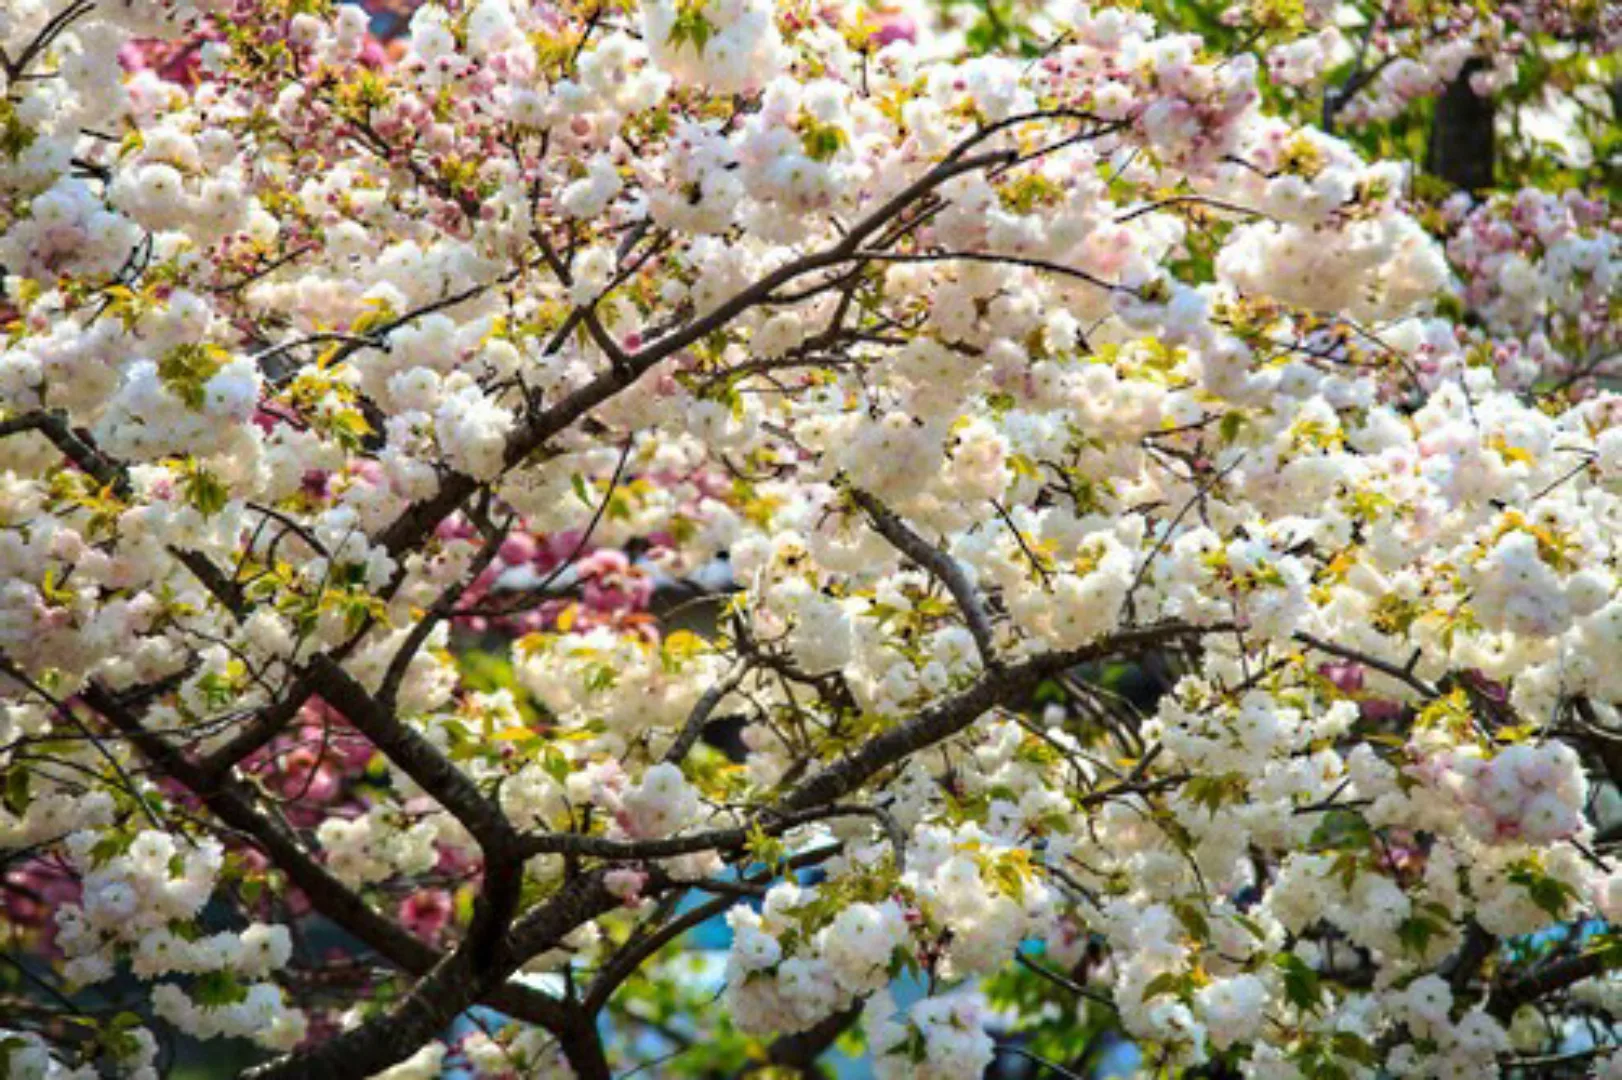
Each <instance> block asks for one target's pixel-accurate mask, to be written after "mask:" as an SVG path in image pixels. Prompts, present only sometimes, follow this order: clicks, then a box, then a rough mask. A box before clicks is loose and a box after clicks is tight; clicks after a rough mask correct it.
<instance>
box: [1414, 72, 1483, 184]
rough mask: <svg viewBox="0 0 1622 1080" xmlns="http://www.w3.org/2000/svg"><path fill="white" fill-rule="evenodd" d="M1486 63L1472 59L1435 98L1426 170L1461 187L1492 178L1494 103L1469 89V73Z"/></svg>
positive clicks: (1481, 182) (1471, 73)
mask: <svg viewBox="0 0 1622 1080" xmlns="http://www.w3.org/2000/svg"><path fill="white" fill-rule="evenodd" d="M1484 67H1486V65H1485V64H1484V63H1483V62H1482V61H1480V60H1471V61H1469V62H1467V63H1466V64H1465V65H1464V68H1463V69H1462V70H1461V71H1460V72H1459V76H1458V78H1456V79H1454V80H1453V81H1452V82H1451V83H1449V84H1448V87H1447V89H1446V90H1445V91H1443V92H1442V96H1441V97H1440V98H1438V99H1437V102H1436V118H1435V120H1434V121H1433V122H1432V124H1431V136H1430V149H1429V151H1428V152H1427V154H1426V161H1425V170H1426V171H1427V172H1429V173H1430V174H1431V175H1433V176H1438V177H1440V178H1442V179H1443V180H1446V181H1447V182H1448V183H1450V184H1452V185H1453V186H1454V187H1457V188H1460V189H1462V190H1464V191H1469V192H1479V191H1483V190H1485V189H1486V188H1490V187H1491V186H1492V182H1493V161H1494V153H1493V151H1494V132H1493V118H1494V110H1493V103H1492V101H1491V100H1490V99H1488V98H1484V97H1478V96H1477V95H1476V93H1475V91H1473V90H1471V89H1470V76H1471V75H1474V74H1475V73H1476V72H1478V71H1481V70H1482V69H1483V68H1484Z"/></svg>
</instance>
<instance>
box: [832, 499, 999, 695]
mask: <svg viewBox="0 0 1622 1080" xmlns="http://www.w3.org/2000/svg"><path fill="white" fill-rule="evenodd" d="M850 497H851V499H852V500H853V501H854V502H855V503H856V505H857V506H859V507H861V508H862V510H863V512H864V513H866V514H867V516H868V518H869V519H871V520H872V522H873V528H875V529H877V530H878V532H879V535H880V536H882V537H884V538H885V539H886V540H888V541H889V542H890V544H891V545H892V546H893V547H894V548H895V549H896V550H897V551H899V552H901V553H902V554H903V555H905V556H906V557H907V558H909V559H911V560H912V561H913V562H915V563H917V564H918V565H919V566H922V567H923V568H924V569H926V570H928V571H929V572H930V574H932V575H933V576H934V578H935V580H936V581H939V582H940V583H941V584H942V585H944V586H945V587H946V591H947V592H949V593H951V594H952V599H953V600H955V601H956V602H957V606H958V610H959V611H961V612H963V621H964V622H966V623H968V625H969V633H970V634H972V635H974V646H975V648H976V649H977V650H978V651H979V653H980V662H981V663H982V664H984V665H985V666H986V668H988V669H990V668H994V667H996V666H997V665H998V663H999V661H998V659H997V653H996V646H995V645H994V644H993V637H992V628H991V616H990V615H989V614H988V613H987V611H986V605H985V601H984V600H982V599H981V598H980V592H979V590H978V589H976V588H975V587H974V584H973V582H971V581H970V580H969V575H968V574H966V573H964V571H963V566H962V564H961V563H959V562H958V561H957V560H956V559H954V558H952V556H950V555H948V554H947V553H946V552H944V551H942V550H941V549H940V548H938V547H936V546H935V545H934V544H931V543H930V542H929V541H927V540H925V539H924V538H923V537H921V536H919V535H918V534H917V533H915V532H913V531H912V529H911V528H910V527H909V526H908V525H907V523H906V522H905V521H902V520H901V518H900V517H898V516H897V515H896V514H895V513H893V512H892V511H891V510H890V508H889V507H887V506H885V505H884V504H883V503H881V502H880V501H879V500H877V499H875V498H874V497H873V496H871V495H869V494H868V493H867V492H865V491H862V490H860V489H859V488H851V489H850Z"/></svg>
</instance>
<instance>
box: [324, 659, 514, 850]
mask: <svg viewBox="0 0 1622 1080" xmlns="http://www.w3.org/2000/svg"><path fill="white" fill-rule="evenodd" d="M310 675H311V678H312V679H313V680H314V683H315V688H316V690H317V691H318V692H319V693H320V695H321V697H322V698H323V699H325V700H326V702H327V703H328V704H330V705H331V706H333V707H334V708H336V709H337V710H338V711H339V712H341V713H343V714H344V716H345V717H347V718H348V720H349V722H350V723H351V724H354V725H355V727H356V728H357V729H359V730H360V732H361V734H363V735H365V736H366V738H367V739H368V740H370V742H371V743H372V745H373V746H375V747H377V748H378V750H380V751H382V752H383V754H384V755H385V756H386V757H387V758H388V759H389V760H390V761H391V762H393V763H394V764H395V765H397V766H399V767H400V769H401V770H402V771H404V772H405V774H406V775H407V776H409V777H411V779H412V780H413V781H415V782H416V784H417V786H418V787H420V788H422V789H423V790H424V791H425V792H427V793H428V794H429V795H431V796H432V797H433V798H434V799H435V800H436V801H437V802H438V803H439V804H440V805H441V806H443V807H444V808H445V809H446V810H448V811H450V812H451V814H452V815H453V816H454V817H455V818H456V820H457V821H460V822H461V823H462V825H463V826H464V827H465V828H466V829H467V831H468V832H470V833H472V834H473V837H474V839H476V840H477V841H478V842H479V846H480V847H481V848H482V849H483V850H484V854H485V861H486V863H487V864H489V863H491V862H493V861H497V860H499V859H500V858H502V857H504V856H505V855H507V854H509V853H511V852H512V850H513V848H514V844H515V841H516V840H517V833H516V832H515V830H514V829H513V827H512V823H511V822H509V821H508V820H507V818H506V815H504V814H503V813H502V812H501V810H500V808H499V807H497V806H496V805H495V803H493V802H491V801H490V800H489V799H487V798H486V797H485V796H484V794H483V793H482V792H480V791H479V789H478V788H477V787H476V786H475V785H474V783H473V781H472V780H470V779H468V776H467V774H466V773H464V772H463V771H462V770H461V769H459V768H457V767H456V766H455V765H454V764H453V763H452V762H451V761H450V759H448V758H446V757H445V755H444V754H441V753H440V752H439V750H438V749H437V748H436V747H435V746H434V745H433V744H432V743H430V742H429V741H428V740H427V739H425V738H423V737H422V736H421V735H418V734H417V733H416V732H415V731H413V730H411V728H410V727H408V726H406V725H405V724H404V723H402V722H401V721H400V718H399V717H398V716H396V715H395V714H394V713H393V712H392V711H391V710H389V709H387V708H385V707H384V706H383V705H382V703H381V702H379V701H378V700H377V699H376V698H374V697H373V696H372V695H371V694H369V693H367V692H366V688H365V687H363V686H362V685H361V684H360V683H358V682H356V681H355V679H354V677H353V676H351V675H350V674H349V673H348V672H347V671H345V670H344V669H343V668H341V667H339V666H338V664H337V663H336V662H334V661H333V660H332V658H331V657H328V656H325V655H322V656H318V657H316V658H315V659H314V660H312V661H310Z"/></svg>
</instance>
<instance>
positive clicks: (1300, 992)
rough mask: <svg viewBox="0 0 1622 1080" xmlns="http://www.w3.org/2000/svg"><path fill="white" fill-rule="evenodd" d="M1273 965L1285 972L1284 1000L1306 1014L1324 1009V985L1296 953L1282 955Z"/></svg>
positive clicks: (1276, 958)
mask: <svg viewBox="0 0 1622 1080" xmlns="http://www.w3.org/2000/svg"><path fill="white" fill-rule="evenodd" d="M1273 963H1274V965H1275V966H1277V967H1278V969H1279V970H1280V971H1282V972H1284V999H1285V1000H1286V1001H1288V1002H1289V1003H1290V1004H1291V1005H1294V1006H1295V1007H1296V1008H1298V1009H1301V1010H1303V1011H1305V1012H1317V1011H1318V1010H1319V1009H1321V1008H1322V1007H1323V984H1322V982H1321V980H1320V979H1319V978H1318V973H1317V972H1316V971H1314V970H1313V969H1312V966H1311V965H1310V964H1308V963H1307V962H1306V961H1305V960H1303V959H1301V958H1300V957H1299V956H1297V955H1295V954H1294V953H1280V954H1279V955H1278V956H1277V957H1275V958H1274V960H1273Z"/></svg>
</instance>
